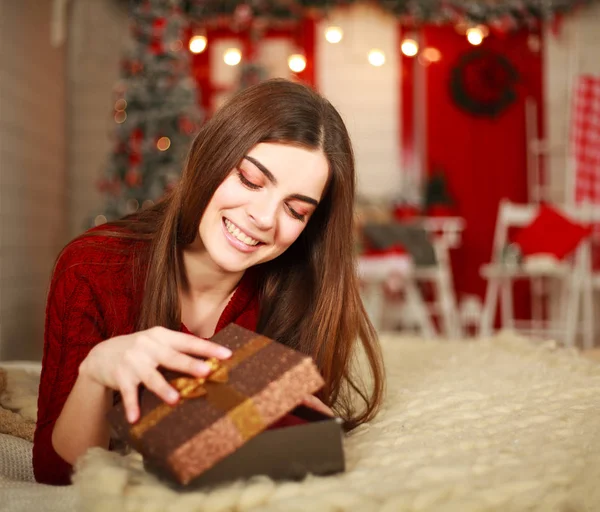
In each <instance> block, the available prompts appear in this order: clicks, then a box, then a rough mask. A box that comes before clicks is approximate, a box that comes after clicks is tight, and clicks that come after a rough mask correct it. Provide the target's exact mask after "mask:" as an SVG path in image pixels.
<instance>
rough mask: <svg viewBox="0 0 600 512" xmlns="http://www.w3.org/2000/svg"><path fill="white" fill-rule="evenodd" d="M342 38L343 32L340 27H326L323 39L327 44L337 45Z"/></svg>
mask: <svg viewBox="0 0 600 512" xmlns="http://www.w3.org/2000/svg"><path fill="white" fill-rule="evenodd" d="M343 37H344V32H343V31H342V29H341V28H340V27H327V28H326V29H325V39H326V40H327V42H328V43H332V44H336V43H339V42H340V41H341V40H342V38H343Z"/></svg>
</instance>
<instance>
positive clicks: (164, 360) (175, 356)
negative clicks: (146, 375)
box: [151, 344, 211, 377]
mask: <svg viewBox="0 0 600 512" xmlns="http://www.w3.org/2000/svg"><path fill="white" fill-rule="evenodd" d="M151 350H152V351H153V356H154V357H155V359H156V363H154V366H157V364H158V365H160V366H164V367H165V368H168V369H169V370H175V371H178V372H181V373H186V374H189V375H194V376H196V377H206V376H207V375H208V374H209V373H210V370H211V367H210V365H209V364H208V363H206V362H204V361H201V360H200V359H196V358H195V357H192V356H188V355H187V354H183V353H181V352H178V351H177V350H173V349H172V348H170V347H166V346H164V345H158V344H157V345H155V346H154V347H153V348H152V349H151Z"/></svg>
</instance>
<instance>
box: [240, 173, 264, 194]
mask: <svg viewBox="0 0 600 512" xmlns="http://www.w3.org/2000/svg"><path fill="white" fill-rule="evenodd" d="M237 175H238V178H239V179H240V181H241V182H242V185H244V186H246V187H248V188H250V189H252V190H258V189H259V188H260V185H257V184H256V183H252V182H251V181H250V180H249V179H248V178H246V176H244V173H243V172H242V171H239V170H238V173H237Z"/></svg>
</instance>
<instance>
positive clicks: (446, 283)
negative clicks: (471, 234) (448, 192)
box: [412, 217, 464, 339]
mask: <svg viewBox="0 0 600 512" xmlns="http://www.w3.org/2000/svg"><path fill="white" fill-rule="evenodd" d="M420 222H421V223H422V225H423V227H424V228H425V229H426V230H427V232H428V233H429V236H430V238H431V241H432V243H433V247H434V249H435V255H436V260H437V261H436V264H435V265H432V266H426V267H416V268H415V269H414V271H413V273H412V275H413V278H414V280H415V281H416V282H417V283H419V284H424V283H429V284H431V285H432V286H433V292H434V300H433V301H432V302H430V303H428V304H427V306H428V310H429V312H430V315H433V316H437V317H438V318H439V320H440V325H441V329H442V332H443V334H444V335H445V336H446V337H448V338H453V339H459V338H461V337H462V325H461V322H460V316H459V313H458V305H457V300H456V293H455V291H454V282H453V278H452V266H451V261H450V250H451V249H453V248H456V247H458V246H459V245H460V239H461V233H462V231H463V229H464V220H463V219H462V218H460V217H425V218H422V219H420Z"/></svg>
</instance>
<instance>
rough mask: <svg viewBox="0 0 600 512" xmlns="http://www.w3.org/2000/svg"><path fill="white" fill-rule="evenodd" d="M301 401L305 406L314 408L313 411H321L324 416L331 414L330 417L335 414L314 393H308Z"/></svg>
mask: <svg viewBox="0 0 600 512" xmlns="http://www.w3.org/2000/svg"><path fill="white" fill-rule="evenodd" d="M302 403H303V405H306V407H310V408H311V409H314V410H315V411H319V412H320V413H323V414H325V415H326V416H331V417H333V416H335V414H334V412H333V411H332V410H331V409H330V408H329V407H327V406H326V405H325V404H324V403H323V402H321V400H319V399H318V398H317V397H316V396H314V395H308V396H307V397H306V398H305V399H304V400H303V401H302Z"/></svg>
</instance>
